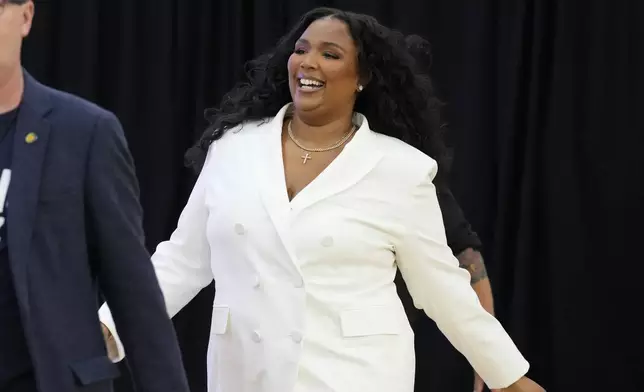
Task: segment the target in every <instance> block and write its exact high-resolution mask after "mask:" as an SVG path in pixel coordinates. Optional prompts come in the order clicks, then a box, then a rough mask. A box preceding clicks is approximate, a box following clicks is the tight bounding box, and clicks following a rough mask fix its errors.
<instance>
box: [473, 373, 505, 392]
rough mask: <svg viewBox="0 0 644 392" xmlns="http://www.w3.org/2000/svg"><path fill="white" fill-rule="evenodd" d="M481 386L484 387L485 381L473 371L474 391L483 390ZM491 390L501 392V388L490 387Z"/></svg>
mask: <svg viewBox="0 0 644 392" xmlns="http://www.w3.org/2000/svg"><path fill="white" fill-rule="evenodd" d="M483 388H485V381H483V379H482V378H481V376H479V374H478V373H477V372H474V392H483ZM492 392H501V390H500V389H492Z"/></svg>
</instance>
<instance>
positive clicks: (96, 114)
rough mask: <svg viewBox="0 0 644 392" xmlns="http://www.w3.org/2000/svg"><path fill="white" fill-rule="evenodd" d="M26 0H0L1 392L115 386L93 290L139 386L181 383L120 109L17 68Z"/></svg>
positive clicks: (178, 387) (28, 12) (183, 387)
mask: <svg viewBox="0 0 644 392" xmlns="http://www.w3.org/2000/svg"><path fill="white" fill-rule="evenodd" d="M33 14H34V4H33V2H32V1H30V0H0V392H37V391H39V392H74V391H78V392H80V391H93V392H108V391H111V389H112V387H111V384H112V379H114V378H115V377H117V375H118V371H117V368H116V367H115V366H116V365H114V364H113V363H112V362H111V361H110V360H109V359H108V357H107V353H106V348H105V343H104V341H103V335H102V333H101V327H100V323H99V320H98V315H97V311H98V307H99V305H100V303H98V297H99V295H98V293H99V291H100V293H101V294H102V295H103V296H104V297H105V299H106V300H107V302H108V303H109V304H110V307H111V309H112V312H113V314H114V318H115V320H116V323H117V325H118V328H119V331H120V332H121V334H122V337H123V341H124V343H125V346H126V348H127V351H128V354H129V358H130V365H131V367H132V369H133V372H132V373H133V378H134V381H135V384H136V386H137V390H138V391H139V392H146V391H173V392H184V391H188V387H187V382H186V379H185V374H184V370H183V366H182V363H181V359H180V352H179V348H178V343H177V340H176V336H175V333H174V329H173V327H172V324H171V321H170V320H169V318H168V315H167V312H166V308H165V303H164V301H163V297H162V294H161V291H160V288H159V285H158V282H157V280H156V276H155V273H154V269H153V267H152V264H151V262H150V258H149V254H148V252H147V251H146V249H145V247H144V238H143V230H142V217H141V216H142V212H141V207H140V204H139V201H138V184H137V181H136V178H135V173H134V169H133V163H132V158H131V156H130V153H129V151H128V148H127V145H126V141H125V138H124V135H123V131H122V129H121V126H120V124H119V122H118V120H117V119H116V117H115V116H114V115H113V114H111V113H109V112H107V111H105V110H103V109H101V108H99V107H97V106H95V105H93V104H91V103H89V102H87V101H84V100H82V99H80V98H78V97H74V96H72V95H69V94H65V93H62V92H59V91H56V90H53V89H51V88H48V87H45V86H43V85H41V84H39V83H38V82H37V81H36V80H34V79H33V78H32V77H31V76H29V75H28V74H27V73H26V72H25V71H24V70H23V69H22V67H21V65H20V50H21V44H22V39H23V38H24V37H25V36H26V35H27V34H28V33H29V30H30V27H31V21H32V18H33Z"/></svg>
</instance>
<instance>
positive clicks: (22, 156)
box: [7, 72, 51, 304]
mask: <svg viewBox="0 0 644 392" xmlns="http://www.w3.org/2000/svg"><path fill="white" fill-rule="evenodd" d="M50 110H51V106H50V105H49V99H48V94H47V92H46V91H45V90H44V88H43V87H42V86H40V85H39V84H37V82H36V81H35V80H33V79H32V78H31V77H30V76H29V75H28V74H27V73H26V72H25V92H24V96H23V101H22V103H21V105H20V111H19V113H18V121H17V123H16V134H15V137H14V144H13V158H12V162H11V185H10V187H9V194H8V202H9V214H8V219H9V224H8V226H7V230H8V238H7V241H8V244H9V254H10V261H11V267H12V271H13V274H14V279H15V280H16V290H17V294H18V297H19V298H20V300H21V301H24V302H25V304H28V298H27V293H28V290H27V284H26V282H27V279H26V278H27V277H26V265H27V263H28V262H29V259H30V258H31V252H30V250H31V246H30V245H31V238H32V233H33V225H34V221H35V218H36V211H37V209H38V191H39V189H40V177H41V173H42V168H43V162H44V159H45V152H46V150H47V142H48V140H49V133H50V125H49V123H48V122H47V121H46V119H45V115H46V114H47V113H48V112H49V111H50Z"/></svg>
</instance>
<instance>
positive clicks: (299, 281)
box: [295, 278, 304, 289]
mask: <svg viewBox="0 0 644 392" xmlns="http://www.w3.org/2000/svg"><path fill="white" fill-rule="evenodd" d="M295 287H296V288H298V289H301V288H302V287H304V280H303V279H302V278H297V280H296V281H295Z"/></svg>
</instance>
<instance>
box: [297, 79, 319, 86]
mask: <svg viewBox="0 0 644 392" xmlns="http://www.w3.org/2000/svg"><path fill="white" fill-rule="evenodd" d="M300 84H301V85H302V86H307V87H322V86H324V83H320V82H318V81H317V80H312V79H300Z"/></svg>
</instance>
